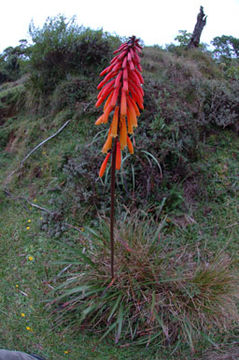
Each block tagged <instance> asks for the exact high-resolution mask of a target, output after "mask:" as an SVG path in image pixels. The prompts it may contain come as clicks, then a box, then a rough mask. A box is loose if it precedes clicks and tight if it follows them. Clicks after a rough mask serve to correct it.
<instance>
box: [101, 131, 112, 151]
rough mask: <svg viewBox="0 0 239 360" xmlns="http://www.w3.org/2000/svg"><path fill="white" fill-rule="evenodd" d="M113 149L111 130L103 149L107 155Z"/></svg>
mask: <svg viewBox="0 0 239 360" xmlns="http://www.w3.org/2000/svg"><path fill="white" fill-rule="evenodd" d="M111 147H112V136H111V129H110V130H109V132H108V136H107V139H106V142H105V144H104V146H103V148H102V153H107V152H108V151H109V150H110V149H111Z"/></svg>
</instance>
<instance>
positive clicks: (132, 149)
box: [127, 136, 134, 154]
mask: <svg viewBox="0 0 239 360" xmlns="http://www.w3.org/2000/svg"><path fill="white" fill-rule="evenodd" d="M127 146H128V149H129V152H130V154H133V153H134V147H133V144H132V142H131V140H130V138H129V137H128V136H127Z"/></svg>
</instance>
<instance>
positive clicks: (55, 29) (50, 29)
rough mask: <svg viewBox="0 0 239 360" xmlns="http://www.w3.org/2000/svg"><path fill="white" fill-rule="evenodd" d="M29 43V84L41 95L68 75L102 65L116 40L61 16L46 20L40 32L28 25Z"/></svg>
mask: <svg viewBox="0 0 239 360" xmlns="http://www.w3.org/2000/svg"><path fill="white" fill-rule="evenodd" d="M30 34H31V37H32V41H33V46H32V48H31V51H32V53H31V58H30V71H31V77H30V85H31V88H32V89H33V90H34V91H35V92H38V93H41V94H43V95H44V94H49V93H51V92H52V91H53V90H54V89H55V87H56V85H57V84H58V83H59V82H61V81H62V80H65V79H67V77H68V76H69V74H73V75H76V74H83V75H89V74H91V76H92V72H96V71H97V70H99V69H100V68H101V67H103V66H104V64H105V61H106V60H107V59H108V58H109V56H110V54H111V50H112V46H115V44H114V43H115V42H118V41H119V40H118V39H117V38H114V37H112V36H109V35H108V34H106V33H103V31H102V30H97V31H93V30H90V29H86V28H84V27H83V26H78V25H77V24H76V23H75V19H74V18H72V19H71V20H69V21H67V20H66V18H65V17H64V16H61V15H59V16H57V17H55V18H48V19H47V20H46V22H45V24H44V25H43V27H42V29H39V28H36V27H35V26H34V24H31V25H30Z"/></svg>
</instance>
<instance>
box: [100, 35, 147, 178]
mask: <svg viewBox="0 0 239 360" xmlns="http://www.w3.org/2000/svg"><path fill="white" fill-rule="evenodd" d="M141 49H142V46H140V44H139V39H136V37H135V36H132V37H131V38H130V39H129V41H127V42H125V43H123V44H121V45H120V47H119V48H118V49H117V50H115V51H114V54H115V57H114V58H113V59H112V60H111V62H110V65H109V66H108V67H106V68H105V69H104V70H103V71H102V72H101V73H100V76H104V78H103V80H102V81H101V82H100V83H99V85H98V87H97V88H98V89H99V90H100V92H99V95H98V97H97V99H98V100H97V103H96V107H99V106H101V104H102V103H103V102H105V105H104V113H103V115H101V116H100V117H99V118H98V120H97V121H96V125H99V124H102V123H106V122H107V121H108V119H110V121H111V125H110V130H109V132H108V137H107V140H106V143H105V145H104V146H103V149H102V151H103V152H106V153H107V152H108V154H107V156H106V158H105V160H104V162H103V164H102V166H101V170H100V176H103V174H104V172H105V169H106V165H107V161H108V159H109V154H110V152H111V150H112V141H111V140H112V138H116V141H117V164H116V169H117V170H118V169H119V168H120V166H121V160H120V159H121V149H124V148H125V147H126V146H127V147H128V150H129V152H130V153H131V154H133V153H134V149H133V145H132V142H131V141H130V138H129V136H128V135H129V134H133V129H134V128H135V127H137V117H138V116H139V115H140V112H139V108H140V109H141V110H143V108H144V106H143V95H144V92H143V89H142V85H143V83H144V80H143V77H142V74H141V72H142V68H141V65H140V56H139V55H140V53H141ZM103 165H104V166H103Z"/></svg>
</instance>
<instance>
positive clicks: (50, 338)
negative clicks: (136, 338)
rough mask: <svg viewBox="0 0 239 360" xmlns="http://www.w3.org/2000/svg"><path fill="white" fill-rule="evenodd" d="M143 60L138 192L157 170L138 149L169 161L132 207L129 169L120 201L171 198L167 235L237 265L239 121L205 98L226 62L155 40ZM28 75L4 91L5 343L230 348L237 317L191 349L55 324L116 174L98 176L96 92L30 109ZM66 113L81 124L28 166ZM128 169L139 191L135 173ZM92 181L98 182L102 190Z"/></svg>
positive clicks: (88, 353)
mask: <svg viewBox="0 0 239 360" xmlns="http://www.w3.org/2000/svg"><path fill="white" fill-rule="evenodd" d="M142 62H143V66H144V71H145V79H146V83H145V88H146V108H145V111H144V114H143V115H142V120H139V129H138V132H137V133H136V137H135V139H136V144H137V146H138V150H137V146H136V156H135V157H134V158H133V160H132V163H130V164H129V167H130V169H131V168H132V167H133V168H134V169H135V173H136V186H137V188H136V189H137V191H138V192H139V194H143V192H144V182H145V181H146V180H147V179H146V180H145V178H144V177H143V175H142V174H143V173H144V172H145V171H149V170H150V171H152V173H153V172H155V171H156V170H155V168H157V166H156V165H155V163H154V161H152V162H151V165H150V168H147V166H148V165H147V161H148V160H145V162H143V161H142V166H143V169H141V168H140V165H139V163H140V161H138V159H139V158H140V156H142V152H140V151H142V150H145V151H150V152H151V153H152V154H153V156H154V157H155V156H157V160H158V161H160V163H161V164H162V166H163V174H164V180H163V181H162V182H161V183H160V185H159V186H158V188H157V190H155V188H153V186H152V195H151V193H149V195H148V197H147V198H144V199H143V198H142V199H141V198H140V196H139V199H136V200H135V202H134V205H132V204H131V200H132V197H130V195H128V194H127V195H124V191H125V188H124V186H123V185H122V178H121V176H120V175H119V176H118V194H119V198H120V199H122V198H123V199H124V196H125V198H126V203H125V206H126V207H127V208H128V209H132V210H135V208H137V207H138V208H139V207H140V209H141V210H142V211H145V212H148V213H149V214H151V212H152V209H154V208H158V209H159V208H160V205H161V204H163V206H162V208H160V211H159V210H158V212H157V211H156V212H155V213H153V215H152V216H154V217H155V219H156V221H160V219H162V218H165V216H166V218H167V221H166V225H165V227H164V229H163V238H164V239H165V241H167V242H168V243H172V244H174V246H184V245H185V244H188V245H196V246H197V247H198V251H199V252H200V251H206V253H207V254H209V255H210V254H215V253H217V252H220V251H222V252H223V255H224V256H230V257H232V259H233V260H234V266H235V269H236V270H237V271H238V251H239V247H238V235H239V223H238V212H239V207H238V189H239V178H238V163H239V139H238V136H237V134H236V131H235V126H236V120H235V119H234V118H233V119H231V118H230V117H229V115H228V112H227V111H226V112H225V113H223V108H220V109H219V110H220V111H219V112H218V113H216V112H215V111H216V110H215V109H212V108H211V112H210V111H209V110H208V109H209V105H208V104H209V100H208V99H209V98H210V99H211V95H210V94H209V95H207V96H206V95H205V93H206V92H207V91H208V89H209V88H213V87H214V89H217V86H218V84H220V86H222V87H223V86H224V85H225V83H224V80H222V79H221V77H222V75H221V73H220V69H219V68H218V67H216V66H215V64H214V63H212V62H210V61H209V60H208V58H207V57H206V56H205V57H203V56H201V55H200V54H198V53H197V54H196V53H195V54H193V53H192V54H191V55H190V56H188V57H186V58H182V57H177V56H175V55H172V54H169V53H167V52H164V51H162V50H160V49H156V48H146V49H145V55H144V58H143V60H142ZM202 79H203V81H204V83H203V85H202V84H201V83H200V84H201V85H200V84H199V82H200V81H201V80H202ZM24 81H26V80H23V83H21V82H20V84H19V82H16V83H14V84H7V85H4V87H2V88H0V135H1V137H0V181H1V190H0V214H1V216H0V254H1V262H0V313H1V317H0V318H1V320H0V348H8V349H18V350H21V351H26V352H35V353H39V354H42V355H43V356H45V357H46V358H49V359H52V360H56V359H71V360H78V359H102V360H103V359H104V360H107V359H109V360H114V359H117V360H121V359H122V360H123V359H135V360H140V359H148V360H157V359H164V358H165V359H174V358H175V359H194V358H201V357H202V356H203V355H202V354H203V353H204V352H205V351H206V350H210V349H213V348H216V349H217V350H218V349H219V350H221V352H222V353H223V352H224V351H225V352H226V351H227V349H228V348H229V347H230V346H232V344H235V342H236V341H237V339H238V331H239V329H238V325H237V324H232V326H231V328H230V329H229V330H228V329H227V330H226V331H224V330H223V329H221V332H220V333H217V332H215V330H212V333H211V334H210V337H208V338H207V337H204V338H202V339H201V340H200V341H199V343H198V344H197V347H196V353H195V354H194V355H192V354H191V353H190V349H189V346H188V345H187V344H179V345H178V347H175V346H173V347H169V348H167V347H165V348H164V349H163V350H162V349H158V348H157V347H155V346H153V345H152V346H149V348H145V347H120V346H116V345H114V344H113V343H112V342H111V341H110V340H109V341H105V340H104V341H101V342H99V336H97V334H94V335H92V334H91V335H89V334H87V333H84V332H81V333H80V334H79V332H77V331H76V329H74V328H71V326H69V327H67V326H63V325H58V324H56V323H55V321H54V319H55V318H54V314H52V313H51V312H50V311H49V307H47V306H46V303H47V301H48V299H50V298H51V297H52V290H53V289H54V288H55V287H56V286H57V284H58V278H59V274H60V272H61V271H62V269H64V266H63V265H61V264H59V262H60V261H61V260H62V259H63V258H64V254H65V251H66V250H65V249H66V247H67V246H69V245H70V246H72V244H74V243H77V239H78V238H79V228H80V231H81V232H82V231H84V227H85V226H86V225H89V224H90V226H97V216H98V215H97V212H98V213H100V215H102V214H106V215H108V210H109V204H108V202H107V201H108V200H107V197H108V190H109V188H108V185H109V182H108V180H107V179H104V180H103V181H104V184H101V183H100V181H99V179H97V170H98V168H99V165H100V162H101V160H102V157H101V155H100V149H101V146H102V145H103V137H104V132H102V131H101V130H102V129H98V128H97V129H96V127H95V126H94V121H95V119H96V118H97V116H98V112H97V111H96V110H95V109H94V103H95V98H96V96H97V93H96V92H95V93H91V95H89V97H88V98H87V99H84V100H82V101H80V102H76V103H75V104H74V106H73V107H72V106H66V107H64V109H61V110H60V111H59V110H56V108H54V106H55V105H52V107H49V112H48V113H41V114H40V113H35V112H34V111H31V109H32V108H31V101H30V97H29V93H27V90H26V88H25V87H24ZM209 82H210V84H209ZM215 82H216V83H215ZM208 84H209V85H208ZM204 86H205V87H204ZM204 90H205V93H202V92H203V91H204ZM225 93H226V92H224V93H223V92H218V93H217V92H216V90H215V92H214V93H213V94H214V95H215V97H214V100H215V99H216V100H217V101H219V100H220V96H221V97H222V99H223V101H224V102H225V104H226V103H227V104H229V105H230V101H231V102H232V101H233V100H232V99H231V98H230V99H229V100H230V101H229V100H228V99H227V100H225ZM228 96H229V95H228ZM230 96H231V95H230ZM218 99H219V100H218ZM52 101H53V100H52ZM54 101H55V100H54ZM223 101H222V103H223ZM210 106H212V104H211V103H210ZM202 107H203V109H202ZM203 114H204V116H206V117H207V118H210V116H211V118H210V119H213V120H210V121H211V123H210V124H209V125H208V126H206V128H205V130H204V131H203V132H202V133H200V132H199V133H198V137H196V138H195V139H193V137H192V135H194V134H195V136H196V130H195V129H199V128H200V129H201V128H202V127H203V126H204V125H203V124H204V121H205V118H203ZM205 114H206V115H205ZM215 114H216V115H218V118H217V119H219V118H220V121H223V120H225V122H226V121H228V122H229V120H230V121H231V123H228V127H227V128H226V129H224V127H225V126H227V124H224V123H223V124H221V123H219V120H218V123H217V119H216V120H215V118H213V116H216V115H215ZM67 120H71V121H70V123H69V124H68V125H67V126H66V127H65V128H64V130H63V131H62V132H61V133H59V134H58V135H57V136H55V137H54V138H52V139H51V140H49V141H48V142H46V143H45V144H44V145H43V146H41V147H40V148H39V149H37V150H36V151H35V152H34V153H33V154H32V155H31V156H30V157H29V158H28V159H27V160H26V161H25V162H24V164H23V165H22V166H20V165H21V161H22V160H23V159H24V158H25V156H26V155H27V154H29V152H30V151H31V150H32V149H33V148H34V147H35V146H37V145H38V144H39V143H40V142H41V141H43V140H44V139H47V138H48V137H49V136H51V135H53V134H55V133H56V132H57V130H58V129H59V128H60V127H61V126H62V125H63V124H64V123H65V122H66V121H67ZM210 121H209V122H210ZM175 124H177V125H175ZM190 124H192V125H190ZM147 126H148V127H149V128H150V131H149V130H147ZM140 127H141V128H140ZM171 134H172V135H171ZM137 136H138V138H137ZM163 137H164V138H165V141H163ZM149 139H150V141H149ZM185 139H186V140H185ZM195 141H196V145H195V143H194V142H195ZM173 149H175V153H174V152H173ZM137 151H138V152H137ZM140 154H141V155H140ZM175 154H179V156H178V155H177V156H176V155H175ZM151 159H152V158H151ZM127 171H128V170H127V169H126V170H125V173H124V174H125V176H126V177H127V179H128V180H127V182H128V188H127V189H128V191H129V192H130V191H131V187H130V186H132V180H131V174H132V173H131V172H127ZM91 173H92V174H93V175H91ZM155 174H156V175H155V178H154V179H156V180H157V176H158V174H157V173H156V172H155ZM156 180H155V181H156ZM151 182H153V181H152V179H151V178H150V179H149V183H150V184H151ZM91 184H96V185H97V186H96V187H97V188H94V190H92V189H91V187H90V185H91ZM137 191H136V193H137ZM154 191H156V192H154ZM92 192H93V193H92ZM122 194H123V195H122ZM125 194H126V193H125ZM155 194H157V197H155ZM164 198H165V199H166V200H165V202H164V203H162V200H163V199H164ZM102 199H103V200H102ZM104 201H105V202H104ZM34 205H35V206H34ZM121 206H122V203H121V204H120V201H119V204H118V207H117V211H118V212H117V213H118V216H120V215H122V213H123V212H124V211H125V208H123V206H122V207H121ZM40 207H42V208H44V209H43V210H41V209H40ZM46 210H47V211H48V212H51V213H52V214H50V215H49V214H48V213H47V211H46ZM74 227H75V228H74ZM57 262H58V263H57ZM212 327H213V324H212Z"/></svg>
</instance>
